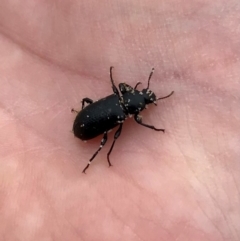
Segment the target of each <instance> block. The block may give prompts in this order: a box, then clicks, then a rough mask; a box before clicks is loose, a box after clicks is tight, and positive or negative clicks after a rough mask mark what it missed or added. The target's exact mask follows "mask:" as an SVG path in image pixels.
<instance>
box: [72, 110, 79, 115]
mask: <svg viewBox="0 0 240 241" xmlns="http://www.w3.org/2000/svg"><path fill="white" fill-rule="evenodd" d="M71 112H72V113H76V114H78V113H79V111H77V110H75V109H71Z"/></svg>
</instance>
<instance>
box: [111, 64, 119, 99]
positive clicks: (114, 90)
mask: <svg viewBox="0 0 240 241" xmlns="http://www.w3.org/2000/svg"><path fill="white" fill-rule="evenodd" d="M112 69H113V66H111V67H110V80H111V83H112V89H113V93H114V94H115V95H117V96H118V97H119V98H121V96H120V94H119V91H118V89H117V86H116V85H115V84H114V81H113V77H112Z"/></svg>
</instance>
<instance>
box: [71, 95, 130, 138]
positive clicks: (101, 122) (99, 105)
mask: <svg viewBox="0 0 240 241" xmlns="http://www.w3.org/2000/svg"><path fill="white" fill-rule="evenodd" d="M125 118H126V116H125V114H124V112H123V110H122V108H121V106H120V104H119V98H118V96H117V95H115V94H113V95H109V96H107V97H106V98H103V99H100V100H98V101H96V102H94V103H92V104H90V105H88V106H86V107H85V108H84V109H83V110H81V111H80V112H79V113H78V115H77V117H76V119H75V122H74V124H73V132H74V135H75V136H76V137H78V138H80V139H81V140H89V139H92V138H94V137H96V136H98V135H101V134H103V133H104V132H106V131H109V130H111V129H112V128H114V127H115V126H117V125H119V123H121V122H122V121H124V120H125Z"/></svg>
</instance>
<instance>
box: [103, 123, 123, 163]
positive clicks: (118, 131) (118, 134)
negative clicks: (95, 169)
mask: <svg viewBox="0 0 240 241" xmlns="http://www.w3.org/2000/svg"><path fill="white" fill-rule="evenodd" d="M122 126H123V124H120V125H119V128H118V129H117V131H116V132H115V134H114V141H113V143H112V145H111V148H110V150H109V152H108V154H107V159H108V164H109V166H112V164H111V162H110V159H109V156H110V154H111V152H112V149H113V147H114V144H115V141H116V140H117V139H118V137H119V136H120V135H121V132H122Z"/></svg>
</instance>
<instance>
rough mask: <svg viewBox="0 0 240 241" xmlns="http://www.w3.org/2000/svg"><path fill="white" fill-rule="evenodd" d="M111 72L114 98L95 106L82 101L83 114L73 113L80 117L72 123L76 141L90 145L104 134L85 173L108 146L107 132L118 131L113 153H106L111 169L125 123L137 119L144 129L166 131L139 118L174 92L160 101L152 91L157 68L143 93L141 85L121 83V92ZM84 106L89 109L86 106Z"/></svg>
mask: <svg viewBox="0 0 240 241" xmlns="http://www.w3.org/2000/svg"><path fill="white" fill-rule="evenodd" d="M112 70H113V67H112V66H111V67H110V80H111V84H112V90H113V94H111V95H108V96H106V97H104V98H102V99H100V100H97V101H95V102H94V101H93V100H92V99H90V98H87V97H86V98H83V99H82V109H81V111H79V112H78V111H76V110H75V109H72V112H76V113H77V116H76V118H75V121H74V123H73V133H74V135H75V137H78V138H80V139H81V140H83V141H87V140H90V139H93V138H95V137H97V136H99V135H101V134H103V138H102V140H101V143H100V146H99V148H98V150H97V151H96V152H95V153H94V154H93V156H92V157H91V159H90V160H89V162H88V164H87V166H86V167H85V168H84V169H83V171H82V172H83V173H85V172H86V170H87V169H88V167H89V166H90V164H91V163H92V161H93V159H94V158H95V157H96V155H97V154H98V152H99V151H100V150H101V149H102V148H103V146H104V145H105V144H106V142H107V139H108V132H109V131H111V130H112V129H113V128H114V127H116V126H118V129H117V131H116V132H115V134H114V140H113V142H112V145H111V147H110V150H109V151H108V153H107V160H108V164H109V166H112V164H111V162H110V159H109V157H110V154H111V152H112V150H113V147H114V145H115V142H116V140H117V139H118V138H119V136H120V135H121V132H122V126H123V123H124V121H125V120H126V119H127V118H130V117H132V116H134V120H135V121H136V122H137V123H138V124H140V125H142V126H145V127H147V128H150V129H153V130H155V131H162V132H164V131H165V130H164V129H158V128H156V127H154V126H152V125H148V124H145V123H143V122H142V117H141V116H140V115H139V113H140V112H141V111H143V110H144V109H146V108H147V106H148V105H149V104H152V103H153V104H155V105H157V100H161V99H165V98H168V97H170V96H171V95H172V94H173V93H174V91H172V92H171V93H170V94H169V95H167V96H164V97H161V98H157V97H156V95H155V94H154V92H153V91H151V90H150V89H149V85H150V79H151V77H152V75H153V72H154V68H152V71H151V73H150V75H149V77H148V85H147V88H145V89H142V90H141V91H139V90H137V87H138V85H140V84H141V82H138V83H137V84H136V85H135V87H134V88H133V87H131V86H130V85H128V84H126V83H120V84H119V90H120V91H119V90H118V89H117V87H116V85H115V84H114V80H113V77H112V76H113V75H112ZM85 104H88V105H87V106H85Z"/></svg>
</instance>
